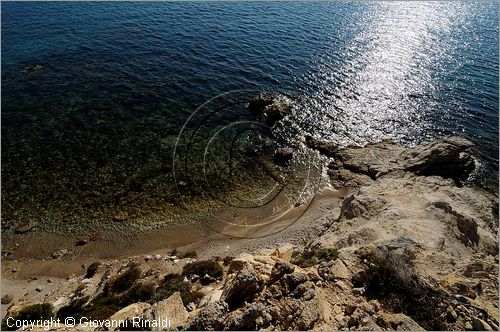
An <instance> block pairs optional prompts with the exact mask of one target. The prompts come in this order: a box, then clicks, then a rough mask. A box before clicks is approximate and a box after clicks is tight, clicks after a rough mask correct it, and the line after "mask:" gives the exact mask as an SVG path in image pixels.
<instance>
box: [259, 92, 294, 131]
mask: <svg viewBox="0 0 500 332" xmlns="http://www.w3.org/2000/svg"><path fill="white" fill-rule="evenodd" d="M291 113H292V105H291V101H290V99H288V98H286V97H283V96H279V97H276V98H274V100H273V103H272V104H270V105H268V106H266V107H265V108H264V116H265V119H266V122H267V124H269V125H270V126H274V124H275V123H276V122H278V121H280V120H281V119H283V118H285V117H286V116H288V115H290V114H291Z"/></svg>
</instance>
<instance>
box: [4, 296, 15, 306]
mask: <svg viewBox="0 0 500 332" xmlns="http://www.w3.org/2000/svg"><path fill="white" fill-rule="evenodd" d="M13 299H14V298H13V297H12V295H10V294H6V295H4V296H2V304H9V303H11V302H12V300H13Z"/></svg>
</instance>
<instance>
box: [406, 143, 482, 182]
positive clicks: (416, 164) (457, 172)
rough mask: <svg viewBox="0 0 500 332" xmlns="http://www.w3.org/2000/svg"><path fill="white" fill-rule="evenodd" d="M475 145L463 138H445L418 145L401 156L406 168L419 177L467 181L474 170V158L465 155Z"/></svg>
mask: <svg viewBox="0 0 500 332" xmlns="http://www.w3.org/2000/svg"><path fill="white" fill-rule="evenodd" d="M473 146H474V144H473V143H472V142H470V141H468V140H466V139H464V138H461V137H455V136H450V137H444V138H442V139H440V140H436V141H433V142H431V143H428V144H421V145H417V146H416V147H414V148H412V149H408V150H407V151H405V152H404V153H402V154H401V158H402V160H403V161H402V163H403V165H405V168H406V169H407V170H409V171H411V172H414V173H416V174H419V175H439V176H442V177H445V178H456V179H461V180H463V179H466V178H467V176H468V175H469V174H470V172H471V171H472V170H473V169H474V160H473V159H472V156H471V155H470V154H468V153H465V152H466V151H467V150H468V149H470V148H472V147H473Z"/></svg>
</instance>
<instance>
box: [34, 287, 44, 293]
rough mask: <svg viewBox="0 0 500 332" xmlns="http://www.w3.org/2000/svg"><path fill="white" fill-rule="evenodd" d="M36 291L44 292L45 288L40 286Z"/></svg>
mask: <svg viewBox="0 0 500 332" xmlns="http://www.w3.org/2000/svg"><path fill="white" fill-rule="evenodd" d="M35 290H36V291H37V292H42V291H43V287H41V286H38V287H37V288H35Z"/></svg>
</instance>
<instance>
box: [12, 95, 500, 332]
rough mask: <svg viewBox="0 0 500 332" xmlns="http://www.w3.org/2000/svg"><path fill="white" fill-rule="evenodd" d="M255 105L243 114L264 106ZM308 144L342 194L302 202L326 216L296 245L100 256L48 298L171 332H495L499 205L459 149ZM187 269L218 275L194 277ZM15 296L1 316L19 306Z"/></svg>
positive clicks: (449, 142)
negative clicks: (207, 253) (204, 257)
mask: <svg viewBox="0 0 500 332" xmlns="http://www.w3.org/2000/svg"><path fill="white" fill-rule="evenodd" d="M259 98H260V99H259V101H258V102H256V104H255V105H253V106H252V107H255V108H257V107H261V108H263V109H265V108H266V107H268V106H269V105H271V103H272V100H271V99H272V98H268V97H266V96H261V97H259ZM308 145H310V146H313V147H314V148H316V149H318V150H320V152H322V153H324V154H327V155H329V156H331V157H333V158H334V161H333V162H332V164H331V165H330V176H331V183H332V184H333V185H334V186H336V187H338V188H344V189H345V187H349V190H343V191H340V190H339V191H335V192H334V191H333V190H330V191H326V193H327V194H325V193H323V194H322V195H321V196H320V199H318V200H316V201H320V202H321V203H324V204H325V205H321V204H319V205H311V210H309V211H308V213H311V212H314V211H312V210H313V209H318V211H319V212H318V211H316V212H317V213H316V214H314V213H313V214H312V215H308V214H305V215H304V216H305V217H304V218H306V217H309V218H313V217H317V216H319V215H327V218H325V219H324V220H326V221H325V222H324V223H323V224H321V227H319V228H318V229H315V230H314V231H313V232H312V233H311V234H312V235H311V236H310V237H309V238H307V239H300V240H301V241H300V242H299V241H296V242H293V243H288V242H287V243H286V244H282V243H280V244H276V246H275V247H273V246H272V245H269V246H268V248H267V249H262V248H261V249H259V250H254V251H255V252H252V253H250V252H243V253H239V254H235V255H236V257H232V256H231V257H230V256H228V257H225V258H224V259H221V258H214V259H212V260H208V261H199V260H198V259H197V258H194V257H193V258H180V257H177V256H175V257H174V258H172V259H171V257H172V256H170V255H169V256H168V258H162V257H163V256H162V255H159V254H158V253H155V255H154V256H152V255H146V256H144V257H143V256H141V257H139V258H130V259H129V261H127V262H124V261H120V260H116V261H107V262H106V261H105V260H103V261H100V262H99V263H94V264H91V265H90V266H89V268H88V269H87V273H83V271H82V275H81V276H77V277H74V278H69V279H68V280H67V281H66V280H65V281H63V282H64V283H65V284H64V287H63V288H64V293H63V292H62V291H61V292H58V290H55V291H54V292H53V293H48V294H47V295H46V299H47V301H48V302H49V303H51V304H52V306H53V308H54V310H61V308H62V307H63V306H65V305H67V304H68V303H69V302H70V301H72V300H74V299H78V300H81V299H84V302H85V301H87V297H88V301H87V302H88V303H93V301H95V299H98V300H100V301H101V300H103V299H106V301H109V303H112V304H113V305H115V306H116V307H114V309H113V311H116V312H115V313H114V314H112V316H111V317H112V318H114V319H115V318H116V319H123V320H126V321H129V320H130V317H132V316H135V317H140V318H141V319H142V320H154V319H159V318H163V317H164V316H167V317H169V318H170V320H171V323H172V326H171V329H177V330H259V329H266V330H313V329H315V330H373V331H375V330H423V329H427V330H486V331H489V330H498V325H499V324H498V321H499V317H498V316H499V315H498V301H499V300H498V264H499V262H498V260H499V256H498V241H497V231H498V209H495V207H496V206H497V204H498V199H497V197H495V196H492V195H490V194H488V193H486V192H484V191H480V190H477V189H476V188H474V187H471V186H462V185H459V184H460V181H461V179H463V176H465V175H466V174H468V172H469V171H470V163H469V161H468V158H472V157H471V154H470V152H469V149H470V148H471V144H470V142H468V141H465V140H463V139H460V138H454V137H449V138H444V139H441V140H438V141H436V142H432V143H429V144H424V145H420V146H416V147H413V148H404V147H402V146H400V145H398V144H394V143H391V142H387V141H385V142H380V143H376V144H369V145H367V146H366V147H356V148H353V147H349V148H336V147H333V146H331V145H328V144H326V143H321V142H317V141H314V140H312V139H308ZM329 192H330V193H334V194H335V195H333V194H332V195H328V193H329ZM325 202H326V203H325ZM333 202H335V204H336V205H335V208H328V206H330V205H333ZM325 206H326V207H327V208H324V207H325ZM314 220H315V221H316V219H314ZM299 222H300V221H299ZM228 248H229V247H228ZM224 252H225V251H224ZM225 255H227V253H225ZM194 256H196V255H194ZM153 257H156V258H155V259H153ZM165 257H167V256H165ZM131 264H132V265H131ZM136 265H137V266H138V265H141V268H140V269H139V270H140V271H142V272H141V273H139V274H137V275H135V277H134V278H131V279H129V278H127V281H126V282H122V283H121V284H122V286H123V289H122V290H121V291H120V292H119V293H117V294H113V295H111V296H109V295H110V294H104V289H109V283H110V282H114V283H116V280H117V276H118V275H121V276H124V275H125V276H127V274H126V273H124V269H125V268H126V267H127V266H136ZM142 265H146V266H147V268H146V267H144V266H142ZM193 266H198V269H197V271H198V270H199V268H202V267H212V268H215V269H216V270H217V277H216V278H213V277H210V278H205V277H201V278H200V275H204V274H205V273H199V272H197V273H196V277H194V272H193ZM180 270H182V273H181V272H180ZM200 271H201V270H200ZM33 289H34V286H33ZM68 289H72V290H73V291H72V292H73V293H72V294H68V292H67V290H68ZM144 294H148V296H147V297H144ZM150 294H155V295H154V297H151V296H150ZM103 296H109V297H107V298H105V297H103ZM11 301H12V300H11ZM16 301H17V302H16ZM16 301H12V302H13V303H12V302H11V303H12V304H11V306H10V307H9V309H8V311H7V314H9V315H20V314H21V313H22V312H23V309H25V308H26V307H27V306H28V305H29V304H30V303H29V302H26V301H24V300H23V299H20V300H16ZM23 301H24V302H23ZM131 302H135V303H132V304H130V303H131ZM146 302H151V303H152V304H150V303H146ZM120 308H121V310H119V309H120ZM66 309H67V308H66ZM110 314H111V312H110Z"/></svg>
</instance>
